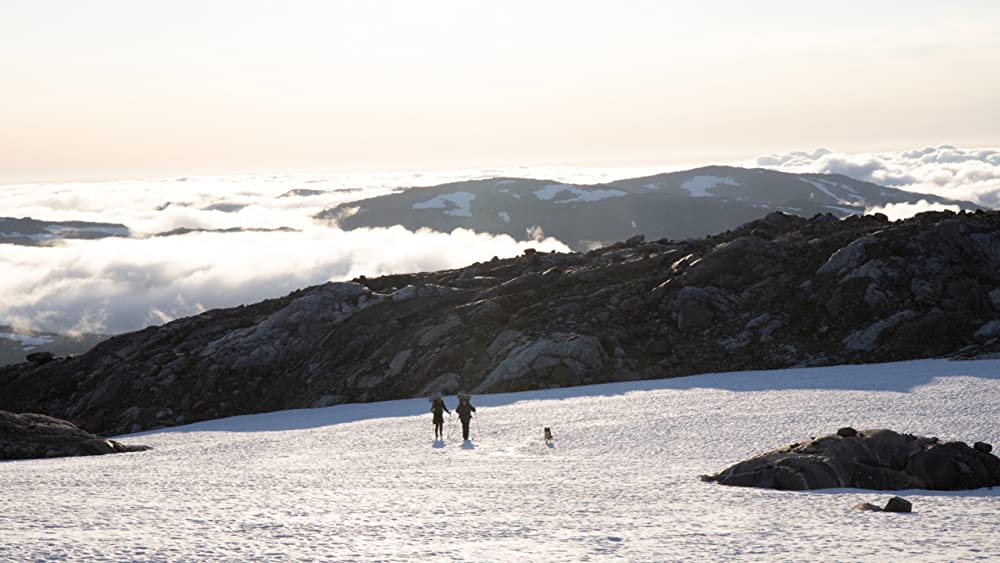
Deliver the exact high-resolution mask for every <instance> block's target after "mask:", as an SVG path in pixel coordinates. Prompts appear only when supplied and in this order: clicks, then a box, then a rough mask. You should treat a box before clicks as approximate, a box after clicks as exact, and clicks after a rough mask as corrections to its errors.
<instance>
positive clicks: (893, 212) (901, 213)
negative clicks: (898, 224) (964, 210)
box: [865, 199, 961, 221]
mask: <svg viewBox="0 0 1000 563" xmlns="http://www.w3.org/2000/svg"><path fill="white" fill-rule="evenodd" d="M960 210H961V208H960V207H959V206H957V205H944V204H942V203H928V202H927V200H926V199H922V200H920V201H918V202H917V203H890V204H888V205H886V206H885V207H869V208H868V209H866V210H865V213H866V214H869V215H870V214H875V213H882V214H884V215H886V216H887V217H889V220H890V221H898V220H900V219H908V218H910V217H913V216H914V215H916V214H917V213H923V212H924V211H954V212H956V213H957V212H958V211H960Z"/></svg>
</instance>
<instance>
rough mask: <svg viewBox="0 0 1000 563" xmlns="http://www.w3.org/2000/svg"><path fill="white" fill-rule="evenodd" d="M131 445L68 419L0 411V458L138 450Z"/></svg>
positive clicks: (138, 447) (143, 449)
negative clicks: (102, 436)
mask: <svg viewBox="0 0 1000 563" xmlns="http://www.w3.org/2000/svg"><path fill="white" fill-rule="evenodd" d="M148 449H149V447H148V446H131V445H125V444H121V443H119V442H115V441H114V440H107V439H104V438H101V437H99V436H95V435H93V434H91V433H89V432H84V431H83V430H80V429H79V428H77V427H76V426H74V425H73V424H72V423H70V422H67V421H65V420H59V419H58V418H52V417H50V416H45V415H43V414H21V415H18V414H14V413H10V412H6V411H0V460H9V459H36V458H47V457H68V456H78V455H101V454H113V453H123V452H141V451H145V450H148Z"/></svg>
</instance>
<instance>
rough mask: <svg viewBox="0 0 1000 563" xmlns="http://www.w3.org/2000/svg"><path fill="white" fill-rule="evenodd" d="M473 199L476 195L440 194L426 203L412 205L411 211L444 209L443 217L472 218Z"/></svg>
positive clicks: (460, 193) (468, 193) (466, 193)
mask: <svg viewBox="0 0 1000 563" xmlns="http://www.w3.org/2000/svg"><path fill="white" fill-rule="evenodd" d="M474 199H476V194H474V193H470V192H455V193H451V194H441V195H439V196H437V197H433V198H431V199H429V200H427V201H421V202H418V203H414V204H413V209H444V210H445V211H444V214H445V215H452V216H454V217H472V200H474ZM449 204H451V206H449ZM449 207H450V208H449Z"/></svg>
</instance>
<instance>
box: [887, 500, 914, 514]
mask: <svg viewBox="0 0 1000 563" xmlns="http://www.w3.org/2000/svg"><path fill="white" fill-rule="evenodd" d="M883 510H884V511H885V512H913V503H911V502H910V501H908V500H906V499H905V498H902V497H892V498H891V499H889V502H887V503H885V508H884V509H883Z"/></svg>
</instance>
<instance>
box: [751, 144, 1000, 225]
mask: <svg viewBox="0 0 1000 563" xmlns="http://www.w3.org/2000/svg"><path fill="white" fill-rule="evenodd" d="M751 164H752V165H755V166H759V167H763V168H773V169H775V170H782V171H785V172H820V173H827V174H843V175H845V176H849V177H851V178H854V179H857V180H864V181H866V182H874V183H876V184H879V185H882V186H888V187H892V188H898V189H901V190H907V191H911V192H918V193H926V194H934V195H938V196H941V197H946V198H950V199H958V200H964V201H971V202H973V203H976V204H979V205H981V206H983V207H986V208H998V207H1000V149H988V148H987V149H963V148H959V147H956V146H953V145H940V146H936V147H925V148H922V149H915V150H909V151H902V152H882V153H855V154H846V153H838V152H834V151H832V150H830V149H827V148H818V149H815V150H812V151H792V152H788V153H783V154H770V155H766V156H761V157H758V158H757V159H756V161H754V162H752V163H751ZM939 209H952V210H957V207H954V206H947V205H940V204H933V205H932V204H929V203H927V202H926V201H924V202H921V203H916V204H895V205H889V206H888V207H884V208H872V209H870V210H869V212H871V213H875V212H883V213H886V214H887V215H889V217H890V218H891V219H904V218H906V217H911V216H913V215H914V214H916V213H919V212H921V211H930V210H939Z"/></svg>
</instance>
